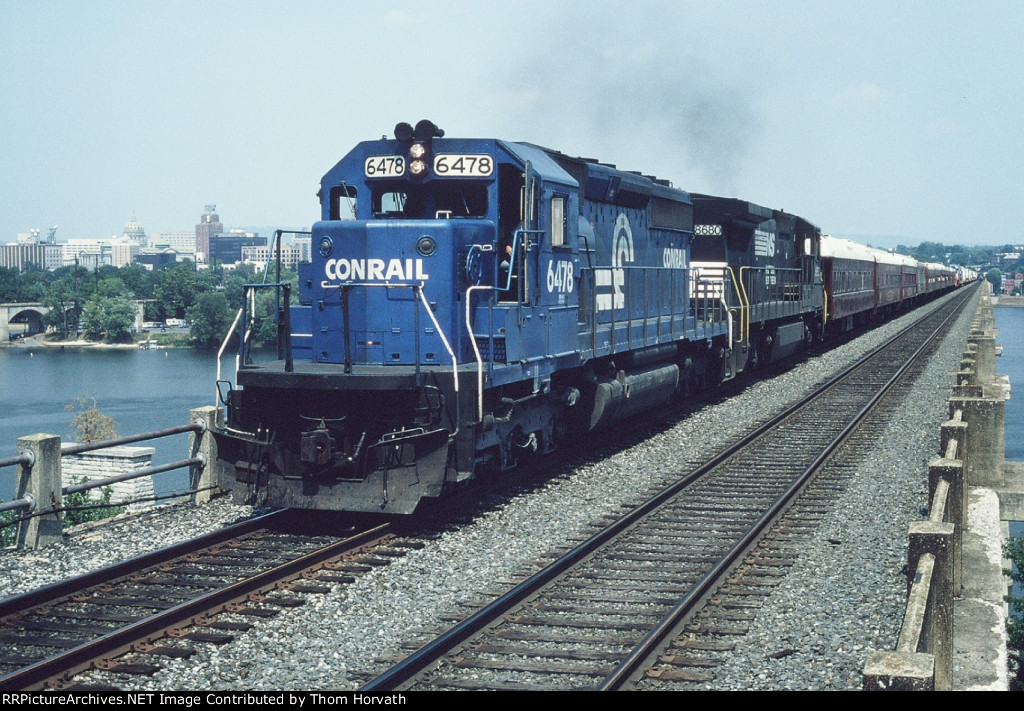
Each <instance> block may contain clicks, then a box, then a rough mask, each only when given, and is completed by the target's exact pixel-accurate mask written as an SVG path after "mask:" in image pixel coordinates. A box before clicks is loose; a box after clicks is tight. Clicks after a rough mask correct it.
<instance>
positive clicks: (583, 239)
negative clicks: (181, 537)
mask: <svg viewBox="0 0 1024 711" xmlns="http://www.w3.org/2000/svg"><path fill="white" fill-rule="evenodd" d="M319 197H320V202H321V210H322V215H321V218H322V219H321V220H320V221H319V222H317V223H316V224H315V225H314V226H313V230H312V261H311V263H309V264H304V265H302V267H301V268H300V287H299V292H300V293H299V299H298V301H299V304H298V305H291V304H290V303H289V302H290V296H288V292H287V291H285V299H284V304H285V305H284V306H283V307H282V308H280V309H279V312H278V313H279V320H280V330H279V332H280V333H281V337H280V339H279V341H280V343H279V346H280V347H279V357H278V359H277V360H275V361H272V362H268V363H262V364H252V363H250V361H249V357H248V348H247V342H246V340H245V339H244V338H243V339H242V346H241V350H242V354H241V355H242V357H241V359H240V363H241V365H240V366H239V368H238V370H237V373H236V381H235V383H234V384H233V385H232V386H231V387H230V388H229V390H228V392H227V393H226V394H225V395H224V401H225V403H226V405H227V419H226V423H225V424H224V425H223V426H221V427H217V428H215V430H214V434H215V437H216V440H217V445H218V453H219V454H218V478H219V483H220V485H221V486H222V487H223V488H225V489H230V490H233V492H234V494H235V496H236V499H238V500H240V501H246V502H250V503H266V504H269V505H274V506H290V507H298V508H308V509H339V510H351V511H371V512H388V513H401V514H406V513H411V512H412V511H413V510H414V509H415V508H416V506H417V505H418V503H419V502H420V501H421V500H422V499H424V498H426V497H439V496H442V495H443V494H444V492H445V491H446V490H448V489H449V488H450V487H453V486H455V485H457V484H458V483H459V482H462V481H465V480H467V479H470V478H471V477H473V476H474V474H475V473H478V472H479V471H481V469H482V468H489V469H492V470H497V471H503V470H508V469H511V468H513V467H515V466H516V465H517V462H519V461H520V460H521V459H522V458H523V457H524V456H526V455H531V454H534V453H538V454H544V453H548V452H550V451H552V450H553V449H555V448H556V447H558V446H564V445H566V444H571V443H572V442H573V440H574V438H577V437H579V436H580V435H582V434H583V433H586V432H589V431H591V430H594V429H596V428H599V427H604V426H607V425H609V424H611V423H614V422H616V421H620V420H622V419H623V418H627V417H630V416H632V415H634V414H635V413H638V412H640V411H643V410H647V409H650V408H654V407H658V406H659V405H662V404H664V403H666V402H667V401H668V400H669V399H670V398H672V397H674V396H676V395H679V394H682V395H687V394H689V393H690V392H692V391H694V390H696V389H699V388H703V387H707V386H710V385H713V384H715V383H719V382H721V381H724V380H728V379H730V378H734V377H736V376H737V375H738V374H739V373H742V372H743V371H745V370H751V369H755V368H757V367H759V366H761V365H763V364H766V363H769V362H771V361H774V360H778V359H780V358H783V357H785V356H787V355H790V354H792V353H794V352H796V351H797V350H799V349H801V348H803V347H805V345H806V344H808V343H810V342H812V341H813V340H815V339H819V338H823V337H825V336H827V335H828V334H830V333H832V332H835V331H843V330H848V329H850V328H853V327H854V326H855V325H857V324H858V323H859V322H862V321H863V322H867V321H871V320H874V319H877V318H880V317H884V316H888V315H889V314H891V313H893V312H896V311H899V310H901V309H903V308H905V307H907V306H908V305H911V304H915V303H917V302H918V301H920V300H922V299H924V298H926V297H929V296H932V295H934V294H936V293H938V292H941V291H944V290H947V289H950V288H952V287H953V286H955V285H956V284H957V283H958V280H959V279H960V278H963V277H961V276H958V274H957V273H956V272H955V271H954V270H952V269H950V268H948V267H945V266H942V265H935V264H920V263H918V262H916V261H914V260H912V259H910V258H907V257H902V256H899V255H892V254H888V253H885V252H881V251H878V250H872V249H869V248H867V247H863V246H860V245H856V244H854V243H852V242H848V241H845V240H837V239H832V238H829V237H827V236H822V235H821V232H820V230H819V229H818V228H817V227H816V226H815V225H813V224H811V223H810V222H808V221H807V220H805V219H803V218H801V217H797V216H796V215H791V214H788V213H785V212H782V211H779V210H772V209H769V208H765V207H761V206H759V205H755V204H753V203H749V202H746V201H743V200H737V199H729V198H720V197H713V196H709V195H699V194H691V193H688V192H685V191H683V190H679V189H677V188H673V187H672V186H671V185H670V184H669V183H668V182H667V181H663V180H658V179H656V178H653V177H649V176H645V175H641V174H638V173H633V172H627V171H622V170H617V169H616V168H615V167H614V166H612V165H607V164H603V163H599V162H597V161H595V160H590V159H584V158H573V157H570V156H567V155H564V154H562V153H559V152H557V151H552V150H549V149H546V148H541V147H539V146H535V145H531V144H527V143H514V142H508V141H501V140H495V139H462V138H446V137H444V132H443V131H441V130H440V129H438V128H437V126H435V125H434V124H433V123H431V122H430V121H421V122H420V123H418V124H417V125H416V126H415V127H412V126H410V125H409V124H399V125H398V126H397V127H396V128H395V134H394V139H391V140H386V139H381V140H378V141H367V142H364V143H360V144H359V145H358V146H356V147H355V148H354V149H353V150H352V151H351V152H350V153H349V154H348V155H346V156H345V157H344V158H343V159H342V160H341V161H340V162H339V163H338V164H337V165H335V166H334V167H333V168H332V169H331V170H330V171H328V173H327V174H326V175H325V176H324V177H323V180H322V183H321V191H320V193H319ZM966 276H968V277H970V276H972V275H966ZM272 286H274V288H276V289H281V288H282V287H281V285H272ZM253 310H255V309H253ZM250 317H251V313H250V314H249V315H247V316H246V318H247V319H248V318H250Z"/></svg>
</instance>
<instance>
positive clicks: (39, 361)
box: [0, 347, 234, 500]
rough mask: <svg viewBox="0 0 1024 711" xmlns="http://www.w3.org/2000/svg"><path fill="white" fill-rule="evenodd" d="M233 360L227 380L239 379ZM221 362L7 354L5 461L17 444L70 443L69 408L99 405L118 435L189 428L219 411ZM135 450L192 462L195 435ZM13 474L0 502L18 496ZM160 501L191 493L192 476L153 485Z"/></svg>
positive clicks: (167, 356)
mask: <svg viewBox="0 0 1024 711" xmlns="http://www.w3.org/2000/svg"><path fill="white" fill-rule="evenodd" d="M229 363H230V364H229ZM233 363H234V359H233V358H230V359H229V358H225V369H224V371H223V372H224V373H225V374H226V375H227V376H228V377H232V378H233V373H232V371H231V370H230V368H233ZM216 379H217V365H216V356H215V355H214V354H211V353H206V352H200V351H193V350H191V349H158V350H133V349H99V348H78V349H74V348H67V349H60V348H51V347H46V348H44V347H39V348H29V347H13V348H0V403H2V404H0V457H7V456H13V455H15V454H17V453H18V452H17V439H18V437H23V436H25V435H29V434H34V433H38V432H45V433H48V434H56V435H60V436H61V439H62V441H66V440H67V439H68V438H69V435H70V431H71V418H72V413H70V412H66V411H65V409H64V408H65V406H66V405H67V404H68V403H70V402H72V401H73V400H75V399H76V398H79V397H86V398H89V399H90V400H91V399H93V398H95V400H96V405H97V407H98V408H99V410H100V412H102V413H103V414H105V415H109V416H110V417H113V418H114V419H115V420H116V421H117V423H118V424H117V433H118V435H121V436H125V435H133V434H140V433H143V432H151V431H153V430H158V429H164V428H168V427H176V426H179V425H184V424H188V422H189V411H190V410H191V409H193V408H196V407H200V406H203V405H213V404H214V401H215V398H216V384H215V383H216ZM136 446H151V447H155V448H156V454H155V455H154V457H153V463H154V464H163V463H167V462H173V461H175V460H178V459H185V458H186V457H187V456H188V435H187V434H185V435H175V436H174V437H163V438H161V439H157V440H152V441H149V442H140V443H138V444H137V445H136ZM14 472H15V468H14V467H4V468H3V469H0V499H4V500H7V499H10V498H12V496H13V493H14V476H15V475H14ZM153 483H154V487H155V488H156V491H157V493H158V494H161V493H169V492H172V491H180V490H183V489H185V488H187V484H188V470H187V469H177V470H174V471H170V472H165V473H163V474H157V475H156V476H155V477H154V482H153Z"/></svg>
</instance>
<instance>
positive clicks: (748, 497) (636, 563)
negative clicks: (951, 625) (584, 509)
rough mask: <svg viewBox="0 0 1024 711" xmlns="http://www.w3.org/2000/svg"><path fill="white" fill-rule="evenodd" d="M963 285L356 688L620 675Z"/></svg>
mask: <svg viewBox="0 0 1024 711" xmlns="http://www.w3.org/2000/svg"><path fill="white" fill-rule="evenodd" d="M972 295H973V291H972V292H971V294H969V295H968V297H966V298H962V299H961V300H960V301H959V303H958V304H957V305H956V307H955V308H952V309H949V310H948V311H947V312H946V313H942V314H939V313H936V312H933V313H932V314H929V315H928V316H926V317H925V318H924V319H922V320H921V321H919V322H918V324H916V325H914V326H911V327H910V328H908V329H906V330H905V331H904V332H902V333H901V334H899V335H898V336H897V337H895V338H894V339H891V340H890V341H889V342H887V343H886V344H884V345H883V346H881V347H880V348H878V349H876V350H875V351H873V352H872V353H871V354H869V356H868V357H866V358H865V359H863V360H862V361H861V362H860V363H858V364H856V365H854V366H852V367H850V368H848V369H847V370H845V371H844V372H843V373H841V374H839V375H838V376H836V377H835V378H833V379H832V380H830V381H829V382H828V383H826V384H824V385H823V386H822V387H821V388H819V389H818V390H817V391H816V392H815V393H812V394H811V395H809V396H807V397H806V398H804V399H803V400H801V401H800V402H798V403H796V404H794V405H793V406H791V407H790V408H788V409H787V410H786V411H785V412H783V413H782V414H780V415H779V416H777V417H776V418H774V419H773V420H771V421H770V422H768V423H766V424H765V425H763V426H761V427H760V428H758V429H757V430H756V431H754V432H752V433H750V434H749V435H747V436H746V437H744V438H743V439H742V440H741V441H739V442H737V443H735V444H734V445H733V446H731V447H730V448H729V449H728V450H726V451H724V452H722V453H721V454H719V455H717V456H716V457H714V458H713V459H712V460H709V461H708V462H707V463H705V464H704V465H702V466H700V467H698V468H697V469H695V470H693V471H691V472H690V473H688V474H686V475H685V476H683V477H682V478H680V479H679V480H678V481H677V482H676V483H675V484H674V485H673V486H671V487H669V488H668V489H666V490H665V491H664V492H662V493H660V494H658V495H657V496H655V497H653V498H651V499H650V500H648V501H647V502H646V503H644V504H643V505H642V506H640V507H638V508H637V509H636V510H634V511H632V512H630V513H629V514H627V515H626V516H623V517H622V518H620V519H619V520H617V521H615V522H614V523H613V524H612V525H610V526H608V527H607V528H605V529H604V530H602V531H601V532H599V533H598V534H596V535H594V536H593V537H592V538H590V539H589V540H588V541H586V542H584V543H582V544H580V545H578V546H577V547H575V548H574V549H572V550H571V551H569V552H568V553H566V554H565V555H564V556H562V557H561V558H559V559H558V560H557V561H555V562H553V563H552V564H551V565H549V566H547V567H546V568H544V569H543V570H541V571H540V572H538V573H537V574H536V575H534V576H533V577H531V578H529V579H528V580H526V581H524V582H523V583H521V584H520V585H518V586H516V587H515V588H513V589H512V590H510V591H508V592H507V593H505V594H504V595H501V596H500V597H498V598H497V599H496V600H494V601H493V602H492V603H490V604H489V605H487V606H486V607H484V608H483V609H481V610H480V611H478V612H477V613H476V614H474V615H472V616H470V617H469V618H467V619H466V620H464V621H463V622H461V623H460V624H458V625H456V626H455V627H453V628H452V629H451V630H449V631H447V632H446V633H445V634H443V635H441V636H440V637H438V638H437V639H436V640H435V641H433V642H431V643H430V644H428V645H426V646H425V647H423V648H421V649H420V650H419V651H417V652H415V653H414V654H412V655H410V656H409V657H408V658H406V659H405V660H404V661H403V662H401V663H399V664H398V665H396V666H394V667H393V668H391V669H389V670H388V671H386V672H385V673H383V674H382V675H380V676H378V677H377V678H375V679H373V680H372V681H370V682H369V683H367V684H366V685H365V686H364V687H363V688H362V690H364V691H384V690H404V689H459V688H469V689H514V690H520V689H552V688H558V689H594V688H598V689H609V690H610V689H620V688H626V687H627V686H628V685H630V684H632V683H633V682H634V681H635V680H636V679H638V678H640V677H641V676H642V675H643V674H644V673H645V671H646V670H647V669H649V668H650V667H651V666H652V665H653V663H654V662H653V660H654V659H656V658H657V656H658V654H659V651H660V650H661V649H663V648H664V646H665V645H666V644H668V643H669V642H670V641H671V639H672V638H673V637H674V636H675V635H676V634H677V632H678V631H679V630H680V629H681V627H682V626H683V625H685V624H686V622H687V621H688V620H690V619H692V617H693V615H694V614H695V613H696V612H697V611H699V610H700V609H701V608H702V607H703V606H704V605H705V603H706V600H707V598H708V596H709V594H710V593H712V592H713V591H715V590H716V589H718V588H719V587H720V586H721V585H722V581H723V580H724V579H726V577H727V576H728V575H730V573H733V572H735V571H736V570H737V566H738V565H739V564H740V562H741V561H742V560H743V559H744V557H745V556H747V555H748V553H749V552H750V551H751V550H752V549H753V548H754V547H755V546H756V545H757V544H758V542H759V541H760V540H761V539H762V536H763V535H764V533H765V532H766V530H768V529H769V527H771V526H773V525H775V523H776V522H777V521H778V520H779V519H780V517H781V516H782V515H784V514H785V512H786V511H787V510H788V509H789V508H790V507H791V506H793V502H794V501H797V500H798V496H799V495H800V494H801V492H803V491H804V490H805V488H806V487H808V485H809V483H810V482H811V481H813V479H814V477H815V476H816V474H817V473H818V472H819V471H820V470H821V469H822V467H823V466H824V465H825V464H826V463H827V462H829V460H830V459H831V458H833V457H834V456H836V453H837V451H838V450H839V449H840V447H841V446H842V445H843V443H844V442H845V441H846V440H847V439H848V438H849V437H850V435H851V433H853V432H854V431H855V429H856V428H857V426H858V424H859V423H861V422H863V421H864V419H865V418H866V417H867V416H868V414H869V413H870V412H872V410H873V409H874V408H877V407H878V406H879V403H880V402H881V401H882V400H883V398H884V397H885V394H886V393H887V392H888V391H889V390H890V389H891V388H892V387H893V386H894V384H896V383H897V382H898V381H899V380H900V378H901V377H902V376H903V374H904V373H905V372H906V371H907V369H908V368H909V367H910V366H911V364H912V363H913V362H915V361H916V360H917V359H918V358H919V357H920V356H921V355H922V354H923V353H924V352H925V351H926V350H927V348H928V346H929V344H930V343H932V342H933V341H934V340H935V339H936V338H937V336H938V335H939V334H941V333H942V332H944V330H945V328H946V327H947V325H948V324H949V323H950V322H951V321H952V319H953V317H954V316H955V315H956V314H958V313H959V311H960V309H961V308H962V307H963V305H964V303H966V301H967V299H969V298H970V296H972ZM950 312H951V313H950ZM773 454H777V457H773V456H772V455H773ZM786 555H787V554H785V553H783V554H781V555H779V556H778V557H777V558H776V559H775V563H776V564H777V565H778V567H784V566H785V565H786ZM748 577H749V576H748ZM768 577H773V576H768ZM668 676H671V674H669V675H668ZM682 676H685V675H682Z"/></svg>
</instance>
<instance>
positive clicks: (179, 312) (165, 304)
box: [153, 262, 200, 320]
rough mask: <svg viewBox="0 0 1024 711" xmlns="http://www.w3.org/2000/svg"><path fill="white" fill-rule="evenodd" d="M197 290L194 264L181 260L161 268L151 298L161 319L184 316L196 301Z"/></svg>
mask: <svg viewBox="0 0 1024 711" xmlns="http://www.w3.org/2000/svg"><path fill="white" fill-rule="evenodd" d="M199 292H200V289H199V285H198V283H197V282H196V265H195V264H193V263H192V262H182V263H181V264H178V265H176V266H174V267H171V268H170V269H165V270H163V271H162V272H161V273H160V282H159V284H157V285H156V286H155V287H154V289H153V298H154V299H156V301H157V303H158V304H159V307H158V308H159V309H160V311H161V312H162V313H161V315H160V318H161V320H163V319H168V318H184V317H185V313H186V312H187V311H188V309H189V308H191V307H192V305H193V304H194V303H195V302H196V298H197V297H198V296H199Z"/></svg>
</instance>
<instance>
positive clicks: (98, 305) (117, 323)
mask: <svg viewBox="0 0 1024 711" xmlns="http://www.w3.org/2000/svg"><path fill="white" fill-rule="evenodd" d="M111 281H119V280H117V279H114V280H111ZM82 324H83V325H84V328H85V334H86V336H87V337H88V338H91V339H100V338H102V339H103V340H104V341H105V342H107V343H126V342H130V341H131V339H132V331H133V327H134V325H135V303H134V302H133V301H132V300H131V299H129V298H128V297H127V296H124V295H116V296H101V295H100V292H99V291H98V290H97V292H96V293H95V294H93V295H92V298H91V299H89V301H88V303H86V305H85V308H84V309H83V310H82Z"/></svg>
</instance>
